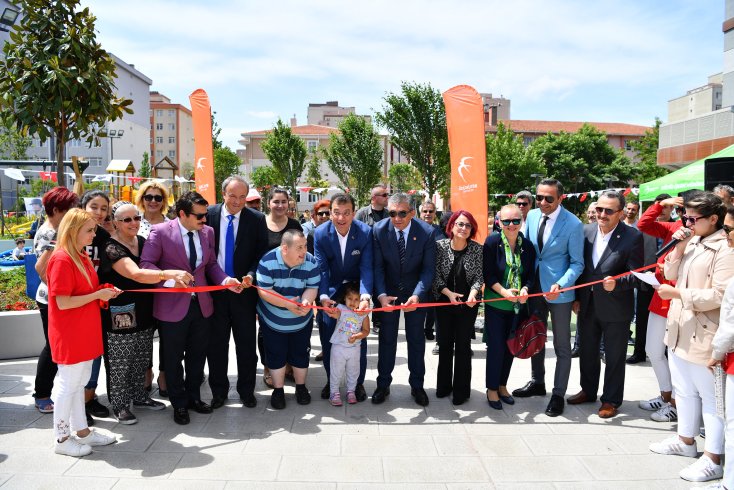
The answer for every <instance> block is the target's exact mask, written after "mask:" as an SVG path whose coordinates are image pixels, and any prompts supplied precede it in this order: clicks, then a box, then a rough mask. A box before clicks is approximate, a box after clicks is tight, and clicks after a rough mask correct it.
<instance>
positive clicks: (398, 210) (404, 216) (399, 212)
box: [387, 202, 415, 230]
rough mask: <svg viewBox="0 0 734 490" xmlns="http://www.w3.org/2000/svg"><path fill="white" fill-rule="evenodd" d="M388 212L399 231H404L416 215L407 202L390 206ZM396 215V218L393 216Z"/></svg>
mask: <svg viewBox="0 0 734 490" xmlns="http://www.w3.org/2000/svg"><path fill="white" fill-rule="evenodd" d="M387 209H388V212H389V213H390V221H392V225H393V226H394V227H395V229H397V230H404V229H405V227H406V226H408V223H410V220H411V219H412V218H413V215H415V210H411V209H410V204H408V203H407V202H401V203H390V204H388V208H387ZM393 215H394V216H393Z"/></svg>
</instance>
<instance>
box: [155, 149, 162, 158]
mask: <svg viewBox="0 0 734 490" xmlns="http://www.w3.org/2000/svg"><path fill="white" fill-rule="evenodd" d="M155 157H156V158H163V150H156V151H155Z"/></svg>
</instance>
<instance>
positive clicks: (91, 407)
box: [84, 398, 110, 419]
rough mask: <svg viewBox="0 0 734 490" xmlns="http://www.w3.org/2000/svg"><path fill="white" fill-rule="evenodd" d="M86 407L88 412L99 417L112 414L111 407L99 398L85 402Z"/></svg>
mask: <svg viewBox="0 0 734 490" xmlns="http://www.w3.org/2000/svg"><path fill="white" fill-rule="evenodd" d="M84 409H85V411H86V412H87V413H89V414H92V415H93V416H94V417H97V418H102V419H103V418H105V417H109V416H110V409H109V408H107V407H105V406H104V405H102V404H101V403H99V400H97V399H96V398H92V399H91V400H89V401H88V402H87V403H85V404H84Z"/></svg>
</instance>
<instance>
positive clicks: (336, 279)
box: [314, 194, 372, 402]
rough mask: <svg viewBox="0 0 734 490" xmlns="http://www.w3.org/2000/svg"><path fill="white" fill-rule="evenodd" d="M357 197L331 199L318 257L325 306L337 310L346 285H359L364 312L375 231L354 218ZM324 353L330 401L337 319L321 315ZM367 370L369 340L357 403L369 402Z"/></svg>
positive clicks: (325, 394)
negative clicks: (332, 340) (365, 380)
mask: <svg viewBox="0 0 734 490" xmlns="http://www.w3.org/2000/svg"><path fill="white" fill-rule="evenodd" d="M354 204H355V203H354V198H353V197H352V196H350V195H349V194H337V195H335V196H334V197H332V198H331V221H327V222H326V223H324V224H323V225H321V226H319V227H318V228H316V230H315V231H314V254H315V255H316V262H318V264H319V268H320V269H321V285H320V286H319V297H320V301H321V305H322V306H324V307H327V308H328V307H333V306H335V305H336V303H335V301H334V300H335V299H337V298H339V297H340V296H341V295H342V286H343V285H344V283H347V282H358V283H359V292H360V296H361V297H360V299H361V302H360V304H359V309H360V310H366V309H367V308H369V305H370V299H371V296H370V292H371V291H372V229H371V228H370V227H369V225H366V224H365V223H362V222H361V221H356V220H355V219H354V208H355V205H354ZM318 323H319V338H320V339H321V349H322V350H321V352H322V353H323V355H324V369H325V370H326V386H325V387H324V389H323V390H321V398H324V399H326V398H329V376H330V374H331V366H330V364H329V363H330V362H331V343H330V342H329V339H331V335H332V334H333V333H334V327H335V326H336V320H334V319H333V318H331V317H329V316H328V315H324V314H321V315H318ZM366 371H367V340H366V339H365V340H362V345H361V346H360V356H359V378H357V388H356V390H355V392H354V394H355V395H356V396H357V401H360V402H361V401H364V400H366V399H367V392H365V390H364V376H365V372H366Z"/></svg>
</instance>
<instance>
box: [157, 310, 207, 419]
mask: <svg viewBox="0 0 734 490" xmlns="http://www.w3.org/2000/svg"><path fill="white" fill-rule="evenodd" d="M160 325H161V331H160V332H161V337H162V338H163V340H164V342H165V343H166V350H165V352H164V355H165V359H164V360H163V366H164V367H165V368H166V384H167V386H168V398H169V399H170V400H171V405H173V408H186V406H187V405H188V403H189V402H190V401H196V400H201V381H202V379H203V376H204V364H205V363H206V351H207V346H208V344H209V325H210V322H209V318H204V316H203V315H202V314H201V308H200V307H199V302H198V301H197V300H194V299H192V301H191V305H190V306H189V311H188V312H187V313H186V316H184V317H183V319H182V320H181V321H179V322H164V321H161V322H160ZM181 361H183V365H182V364H181Z"/></svg>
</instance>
